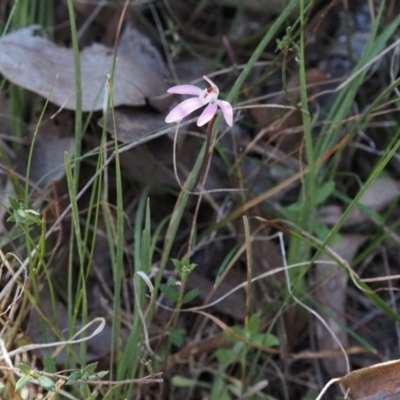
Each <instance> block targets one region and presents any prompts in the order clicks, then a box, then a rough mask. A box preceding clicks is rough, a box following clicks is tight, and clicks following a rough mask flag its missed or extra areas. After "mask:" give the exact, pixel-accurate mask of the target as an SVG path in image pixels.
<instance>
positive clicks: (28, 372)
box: [15, 363, 56, 392]
mask: <svg viewBox="0 0 400 400" xmlns="http://www.w3.org/2000/svg"><path fill="white" fill-rule="evenodd" d="M17 367H18V368H19V369H20V371H21V373H22V376H21V378H19V379H18V381H17V384H16V385H15V390H16V391H19V390H21V389H22V388H23V387H25V386H26V385H27V384H28V383H29V382H31V381H32V379H37V382H38V384H39V385H40V386H41V387H42V388H43V389H45V390H47V391H49V392H54V391H55V390H56V387H55V385H54V382H53V380H52V379H51V378H49V377H48V376H44V375H42V374H40V373H39V372H38V371H36V370H33V369H31V368H30V367H29V365H26V364H24V363H19V364H17Z"/></svg>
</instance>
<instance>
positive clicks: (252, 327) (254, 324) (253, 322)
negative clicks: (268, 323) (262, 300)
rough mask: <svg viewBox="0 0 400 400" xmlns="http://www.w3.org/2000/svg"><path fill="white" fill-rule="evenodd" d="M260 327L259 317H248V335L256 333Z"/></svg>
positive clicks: (254, 315)
mask: <svg viewBox="0 0 400 400" xmlns="http://www.w3.org/2000/svg"><path fill="white" fill-rule="evenodd" d="M259 326H260V317H259V316H258V315H256V314H253V315H252V316H251V317H250V320H249V323H248V324H247V329H248V330H249V332H250V333H256V332H257V330H258V327H259Z"/></svg>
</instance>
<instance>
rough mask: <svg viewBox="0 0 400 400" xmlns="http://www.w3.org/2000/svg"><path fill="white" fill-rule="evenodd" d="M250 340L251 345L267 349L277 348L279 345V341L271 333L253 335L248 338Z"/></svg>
mask: <svg viewBox="0 0 400 400" xmlns="http://www.w3.org/2000/svg"><path fill="white" fill-rule="evenodd" d="M250 340H251V341H252V342H253V343H256V344H260V345H261V346H267V347H273V346H278V344H279V339H278V338H277V337H276V336H275V335H273V334H272V333H253V334H252V335H251V336H250Z"/></svg>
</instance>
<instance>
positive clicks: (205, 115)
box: [197, 103, 218, 126]
mask: <svg viewBox="0 0 400 400" xmlns="http://www.w3.org/2000/svg"><path fill="white" fill-rule="evenodd" d="M217 109H218V107H217V105H216V104H215V103H210V104H209V105H208V106H207V107H206V108H205V109H204V111H203V112H202V113H201V115H200V117H199V119H198V120H197V126H203V125H204V124H206V123H207V122H208V121H210V119H211V118H212V117H213V116H214V115H215V113H216V112H217Z"/></svg>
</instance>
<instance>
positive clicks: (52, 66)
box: [0, 25, 170, 111]
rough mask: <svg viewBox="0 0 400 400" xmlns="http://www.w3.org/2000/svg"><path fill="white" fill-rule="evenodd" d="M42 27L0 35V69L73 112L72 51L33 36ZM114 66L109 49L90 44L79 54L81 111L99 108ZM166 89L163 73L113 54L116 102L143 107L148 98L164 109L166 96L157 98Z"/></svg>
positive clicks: (73, 73) (166, 107)
mask: <svg viewBox="0 0 400 400" xmlns="http://www.w3.org/2000/svg"><path fill="white" fill-rule="evenodd" d="M40 29H41V28H40V26H37V25H35V26H30V27H27V28H24V29H20V30H17V31H14V32H12V33H9V34H8V35H6V36H4V37H3V38H2V39H1V41H0V47H1V52H0V72H1V73H2V74H3V75H4V76H5V77H6V78H7V79H9V80H10V81H11V82H13V83H14V84H16V85H19V86H22V87H24V88H25V89H28V90H31V91H33V92H35V93H37V94H39V95H41V96H43V97H45V98H49V99H50V101H51V102H53V103H55V104H57V105H58V106H63V107H65V108H67V109H70V110H75V107H76V98H75V67H74V56H73V51H72V49H67V48H64V47H59V46H57V45H56V44H55V43H53V42H51V41H50V40H48V39H46V38H44V37H41V36H37V33H38V32H40ZM112 64H113V51H112V49H110V48H107V47H105V46H103V45H101V44H97V43H95V44H92V45H91V46H90V47H87V48H85V49H84V50H83V51H82V52H81V53H80V68H81V79H82V85H81V87H82V110H83V111H92V110H101V109H103V104H104V96H105V94H106V90H105V88H106V86H105V85H106V77H107V74H109V73H110V72H111V67H112ZM167 88H168V86H167V85H166V84H165V83H164V81H163V79H162V77H161V76H159V75H158V74H157V73H155V72H154V71H152V70H151V69H149V68H144V67H143V66H142V65H140V64H138V63H132V62H130V61H129V60H127V59H126V58H125V57H123V56H118V57H117V60H116V67H115V74H114V80H113V102H114V105H115V106H119V105H131V106H143V105H145V104H146V100H148V102H149V104H150V105H152V106H153V107H155V108H156V109H157V110H159V111H166V110H167V109H168V107H169V103H170V99H169V98H165V99H163V100H160V99H159V98H158V99H157V98H156V97H157V96H160V95H164V94H165V92H166V90H167Z"/></svg>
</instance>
